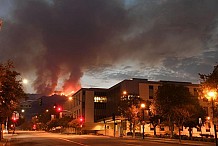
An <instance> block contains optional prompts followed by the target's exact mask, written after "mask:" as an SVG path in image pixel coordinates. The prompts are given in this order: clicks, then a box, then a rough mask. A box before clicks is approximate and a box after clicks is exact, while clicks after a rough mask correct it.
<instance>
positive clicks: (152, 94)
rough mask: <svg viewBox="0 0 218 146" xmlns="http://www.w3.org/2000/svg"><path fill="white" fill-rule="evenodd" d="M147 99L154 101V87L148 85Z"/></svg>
mask: <svg viewBox="0 0 218 146" xmlns="http://www.w3.org/2000/svg"><path fill="white" fill-rule="evenodd" d="M149 99H154V86H152V85H149Z"/></svg>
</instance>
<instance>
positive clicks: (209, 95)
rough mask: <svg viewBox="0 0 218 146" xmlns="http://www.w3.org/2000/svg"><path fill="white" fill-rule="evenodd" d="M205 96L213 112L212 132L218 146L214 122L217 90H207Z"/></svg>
mask: <svg viewBox="0 0 218 146" xmlns="http://www.w3.org/2000/svg"><path fill="white" fill-rule="evenodd" d="M206 97H207V99H208V100H210V101H211V102H212V112H213V115H212V118H213V125H214V133H215V141H216V146H218V143H217V133H216V123H215V122H214V119H215V118H214V117H215V115H214V100H216V98H217V92H216V91H214V90H211V91H208V92H207V94H206Z"/></svg>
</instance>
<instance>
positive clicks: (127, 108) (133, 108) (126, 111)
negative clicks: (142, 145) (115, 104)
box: [119, 95, 143, 137]
mask: <svg viewBox="0 0 218 146" xmlns="http://www.w3.org/2000/svg"><path fill="white" fill-rule="evenodd" d="M141 102H143V100H142V99H141V98H140V97H139V96H136V95H135V96H123V97H122V99H121V101H120V104H119V112H120V114H121V115H122V116H123V117H125V118H126V119H128V120H129V122H130V130H132V131H133V137H135V129H136V125H137V124H138V123H139V121H140V119H141V116H140V115H141V114H140V113H141V109H140V103H141Z"/></svg>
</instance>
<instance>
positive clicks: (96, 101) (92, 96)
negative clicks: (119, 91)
mask: <svg viewBox="0 0 218 146" xmlns="http://www.w3.org/2000/svg"><path fill="white" fill-rule="evenodd" d="M106 94H107V89H100V88H81V89H80V90H79V91H77V92H76V93H75V94H74V95H73V99H72V100H68V101H67V103H66V104H65V106H64V108H65V109H67V111H71V113H72V116H73V119H75V120H77V119H83V122H84V123H85V124H84V127H83V131H84V132H92V133H93V132H96V131H97V130H101V127H99V124H98V123H97V121H99V120H100V119H104V118H106V113H107V111H106V110H107V108H106V104H107V96H106ZM101 126H102V125H101Z"/></svg>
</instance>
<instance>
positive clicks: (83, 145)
mask: <svg viewBox="0 0 218 146" xmlns="http://www.w3.org/2000/svg"><path fill="white" fill-rule="evenodd" d="M58 139H61V140H64V141H67V142H71V143H75V144H78V145H82V146H89V145H85V144H82V143H79V142H75V141H71V140H68V139H65V138H58Z"/></svg>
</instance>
